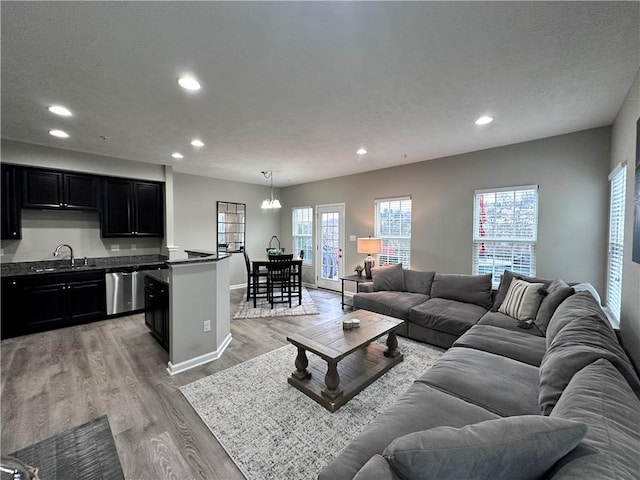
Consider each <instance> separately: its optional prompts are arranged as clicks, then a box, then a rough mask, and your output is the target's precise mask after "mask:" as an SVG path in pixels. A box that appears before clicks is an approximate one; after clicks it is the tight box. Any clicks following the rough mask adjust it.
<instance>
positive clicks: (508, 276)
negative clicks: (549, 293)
mask: <svg viewBox="0 0 640 480" xmlns="http://www.w3.org/2000/svg"><path fill="white" fill-rule="evenodd" d="M514 278H517V279H518V280H524V281H525V282H529V283H544V286H545V287H547V286H548V285H549V284H550V283H551V280H546V279H544V278H538V277H527V276H526V275H520V274H519V273H515V272H512V271H511V270H505V271H504V272H503V273H502V275H501V276H500V285H499V286H498V291H497V292H496V298H495V300H494V302H493V306H492V307H491V311H492V312H497V311H498V309H499V308H500V305H502V302H504V299H505V298H506V296H507V292H508V291H509V287H510V286H511V281H512V280H513V279H514Z"/></svg>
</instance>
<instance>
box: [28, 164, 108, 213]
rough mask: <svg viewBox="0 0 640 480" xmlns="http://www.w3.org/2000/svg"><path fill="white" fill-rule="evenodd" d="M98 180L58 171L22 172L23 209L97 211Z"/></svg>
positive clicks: (34, 170) (97, 178)
mask: <svg viewBox="0 0 640 480" xmlns="http://www.w3.org/2000/svg"><path fill="white" fill-rule="evenodd" d="M99 187H100V183H99V177H97V176H94V175H85V174H81V173H71V172H69V173H67V172H61V171H57V170H44V169H24V170H23V171H22V206H23V208H51V209H70V210H97V209H98V206H99V202H98V197H99V191H98V189H99Z"/></svg>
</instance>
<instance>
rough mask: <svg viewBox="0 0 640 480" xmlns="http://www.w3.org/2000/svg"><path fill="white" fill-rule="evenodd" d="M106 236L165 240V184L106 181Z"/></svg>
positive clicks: (103, 222)
mask: <svg viewBox="0 0 640 480" xmlns="http://www.w3.org/2000/svg"><path fill="white" fill-rule="evenodd" d="M102 188H103V200H104V204H103V206H102V217H101V218H102V221H101V229H102V236H103V237H132V236H135V237H138V236H139V237H162V236H163V235H164V204H163V190H162V183H157V182H142V181H138V180H127V179H121V178H105V179H104V180H103V186H102Z"/></svg>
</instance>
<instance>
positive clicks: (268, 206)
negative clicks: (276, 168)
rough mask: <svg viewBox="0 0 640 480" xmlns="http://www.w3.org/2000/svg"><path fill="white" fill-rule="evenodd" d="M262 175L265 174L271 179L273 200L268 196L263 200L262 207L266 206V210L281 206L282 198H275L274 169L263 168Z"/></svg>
mask: <svg viewBox="0 0 640 480" xmlns="http://www.w3.org/2000/svg"><path fill="white" fill-rule="evenodd" d="M262 175H264V178H268V179H270V180H271V200H269V199H268V198H267V199H265V200H263V201H262V205H260V208H264V209H265V210H271V209H274V208H281V207H282V205H280V200H278V199H277V198H273V171H272V170H269V171H266V170H263V171H262Z"/></svg>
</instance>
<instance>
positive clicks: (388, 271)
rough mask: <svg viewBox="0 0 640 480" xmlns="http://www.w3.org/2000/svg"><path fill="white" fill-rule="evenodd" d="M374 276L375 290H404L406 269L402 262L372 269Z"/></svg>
mask: <svg viewBox="0 0 640 480" xmlns="http://www.w3.org/2000/svg"><path fill="white" fill-rule="evenodd" d="M371 275H372V276H373V291H374V292H380V291H385V290H387V291H392V292H402V291H404V271H403V270H402V264H401V263H396V264H395V265H385V266H384V267H376V268H374V269H372V270H371Z"/></svg>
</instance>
